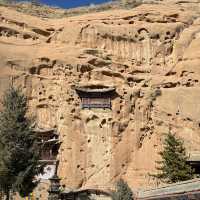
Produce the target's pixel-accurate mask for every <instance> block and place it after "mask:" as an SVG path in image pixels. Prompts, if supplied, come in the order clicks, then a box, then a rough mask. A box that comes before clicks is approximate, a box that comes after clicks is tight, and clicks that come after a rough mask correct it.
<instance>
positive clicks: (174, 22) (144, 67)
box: [0, 1, 200, 188]
mask: <svg viewBox="0 0 200 200" xmlns="http://www.w3.org/2000/svg"><path fill="white" fill-rule="evenodd" d="M199 6H200V4H199V3H198V2H195V1H194V2H193V1H188V2H186V1H184V2H182V3H181V1H180V2H179V1H165V2H164V3H162V2H160V3H157V4H152V5H151V4H143V5H141V6H139V7H137V8H135V9H133V10H114V11H106V12H102V13H95V14H88V15H82V16H77V17H70V18H63V19H56V20H53V19H39V18H36V17H32V16H28V15H24V14H22V13H17V12H15V11H14V10H9V9H7V8H4V7H1V8H0V94H1V95H2V93H3V91H5V90H6V89H7V88H8V87H9V84H11V83H13V84H14V85H17V86H21V87H22V88H23V89H24V91H25V92H26V94H27V96H28V98H29V105H30V114H31V115H32V116H35V117H36V122H37V126H38V127H39V128H41V129H47V130H48V129H55V130H56V131H57V133H58V134H59V139H60V141H61V146H60V149H59V155H58V159H59V160H60V164H59V176H60V177H61V178H62V184H65V185H66V186H67V187H70V188H78V187H82V188H84V187H93V188H94V187H98V186H99V187H109V186H112V185H113V183H114V182H115V181H116V180H117V179H118V178H119V177H123V178H124V179H125V180H127V181H128V183H129V184H130V185H131V186H132V187H133V188H137V187H143V186H149V185H151V186H152V185H153V184H156V181H155V180H152V178H151V177H150V176H149V173H153V172H154V171H155V165H156V164H155V161H156V160H158V159H159V156H158V152H159V151H160V150H161V148H162V142H163V138H164V134H165V133H168V131H169V129H171V131H172V132H173V133H176V134H177V135H179V136H180V137H182V138H184V140H185V144H186V147H187V150H188V152H190V151H200V145H199V143H200V132H199V126H200V119H199V116H200V102H199V99H200V82H199V81H200V68H199V66H200V60H199V58H200V57H199V55H200V13H199V11H198V10H199ZM86 85H90V86H97V85H103V86H105V87H114V88H116V94H115V95H114V96H113V97H112V99H111V101H112V110H110V109H101V108H98V109H90V110H89V109H81V100H80V97H79V95H78V94H77V92H76V89H75V88H76V87H77V86H86Z"/></svg>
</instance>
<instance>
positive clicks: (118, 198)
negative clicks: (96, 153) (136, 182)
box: [113, 179, 133, 200]
mask: <svg viewBox="0 0 200 200" xmlns="http://www.w3.org/2000/svg"><path fill="white" fill-rule="evenodd" d="M113 199H114V200H133V192H132V190H131V188H130V187H129V186H128V184H127V183H126V182H125V181H124V180H123V179H120V180H119V181H118V182H117V188H116V192H114V193H113Z"/></svg>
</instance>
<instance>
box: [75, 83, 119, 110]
mask: <svg viewBox="0 0 200 200" xmlns="http://www.w3.org/2000/svg"><path fill="white" fill-rule="evenodd" d="M76 91H77V93H78V95H79V97H80V98H81V107H82V109H85V108H87V109H91V108H103V109H106V108H108V109H111V108H112V105H111V100H112V98H113V96H114V94H115V88H114V87H106V86H95V87H94V86H93V87H89V86H88V87H76Z"/></svg>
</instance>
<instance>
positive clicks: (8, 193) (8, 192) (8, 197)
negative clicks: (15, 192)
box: [6, 190, 10, 200]
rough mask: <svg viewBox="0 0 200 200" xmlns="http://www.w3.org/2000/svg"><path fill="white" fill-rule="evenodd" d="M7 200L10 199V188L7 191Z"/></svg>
mask: <svg viewBox="0 0 200 200" xmlns="http://www.w3.org/2000/svg"><path fill="white" fill-rule="evenodd" d="M6 200H10V191H9V190H7V191H6Z"/></svg>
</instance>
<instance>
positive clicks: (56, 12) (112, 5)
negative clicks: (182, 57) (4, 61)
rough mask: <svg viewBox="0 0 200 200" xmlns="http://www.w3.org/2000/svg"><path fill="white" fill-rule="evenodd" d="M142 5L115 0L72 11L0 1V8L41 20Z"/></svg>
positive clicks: (138, 0)
mask: <svg viewBox="0 0 200 200" xmlns="http://www.w3.org/2000/svg"><path fill="white" fill-rule="evenodd" d="M141 3H142V0H115V1H112V2H108V3H104V4H100V5H91V6H85V7H78V8H72V9H62V8H58V7H50V6H47V5H44V4H41V5H34V4H32V3H30V2H21V3H12V4H10V3H5V1H4V0H0V6H6V7H10V8H12V9H15V10H17V11H19V12H22V13H26V14H29V15H33V16H38V17H42V18H62V17H70V16H76V15H82V14H86V13H94V12H101V11H106V10H112V9H119V8H124V9H130V8H133V7H136V6H138V5H140V4H141Z"/></svg>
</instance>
